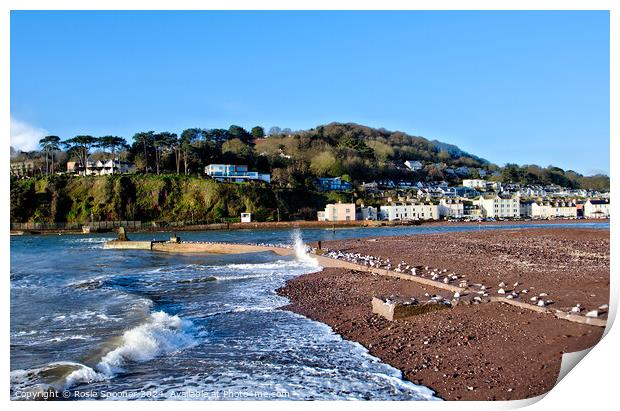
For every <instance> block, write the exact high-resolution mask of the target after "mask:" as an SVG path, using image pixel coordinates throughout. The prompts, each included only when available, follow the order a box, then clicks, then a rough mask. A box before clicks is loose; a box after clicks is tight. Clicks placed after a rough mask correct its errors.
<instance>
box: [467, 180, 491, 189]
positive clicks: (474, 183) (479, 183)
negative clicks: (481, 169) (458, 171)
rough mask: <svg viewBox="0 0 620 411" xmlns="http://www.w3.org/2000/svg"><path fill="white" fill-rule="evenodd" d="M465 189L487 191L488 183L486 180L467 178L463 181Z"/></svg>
mask: <svg viewBox="0 0 620 411" xmlns="http://www.w3.org/2000/svg"><path fill="white" fill-rule="evenodd" d="M463 187H469V188H473V189H476V190H478V189H482V190H486V188H487V182H486V180H481V179H478V178H474V179H469V178H466V179H464V180H463Z"/></svg>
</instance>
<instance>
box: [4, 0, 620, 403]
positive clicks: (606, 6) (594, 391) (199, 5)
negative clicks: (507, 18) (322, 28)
mask: <svg viewBox="0 0 620 411" xmlns="http://www.w3.org/2000/svg"><path fill="white" fill-rule="evenodd" d="M0 7H1V8H2V11H3V13H2V17H1V18H0V19H1V20H0V21H1V29H0V45H1V46H2V53H1V57H0V58H1V59H2V60H1V64H0V67H1V68H2V69H1V73H2V74H1V76H0V91H1V93H2V104H1V105H0V107H2V110H3V115H2V116H0V125H1V127H2V128H1V130H3V132H4V133H3V135H4V149H3V150H2V156H3V158H4V160H5V161H4V164H5V167H6V168H8V167H7V165H8V162H9V158H8V156H9V154H8V151H9V150H8V141H9V138H8V136H9V135H10V113H9V107H10V98H9V97H10V93H9V87H10V73H9V67H10V65H9V56H10V52H9V44H10V42H9V34H10V30H9V23H10V15H9V10H11V9H16V10H47V9H61V10H62V9H78V10H133V9H156V10H176V9H187V10H198V9H213V10H234V9H239V10H243V9H252V10H254V9H266V10H278V9H289V10H323V9H325V10H345V9H362V10H382V9H396V10H405V9H407V10H485V9H489V10H611V13H610V19H611V56H610V57H611V70H610V73H611V90H610V92H611V97H612V98H611V119H610V120H611V136H614V137H613V138H611V147H610V152H611V164H610V172H611V177H612V179H611V182H612V193H616V192H617V191H618V190H619V189H620V187H619V185H620V184H619V183H618V180H617V177H618V176H619V174H618V169H617V167H618V154H620V143H619V142H618V136H617V127H618V126H617V119H616V117H615V116H614V114H617V108H618V104H617V102H618V82H617V80H616V77H615V76H614V75H613V73H618V69H619V65H618V52H617V50H618V46H619V42H618V34H619V33H618V23H619V19H618V17H617V14H618V11H619V9H620V7H619V6H618V3H617V2H614V1H613V0H607V1H596V0H594V1H582V0H555V1H554V0H521V1H508V0H505V1H501V2H500V1H490V0H470V1H464V0H446V1H432V2H431V1H420V0H412V1H392V0H384V1H381V2H377V1H367V0H358V1H351V0H345V1H333V0H331V1H325V0H318V1H307V0H306V1H298V2H296V3H295V4H291V3H290V2H286V1H277V0H264V1H247V0H246V1H242V0H238V1H234V0H233V1H222V0H220V1H212V2H208V3H206V4H205V2H202V1H196V0H193V1H192V0H176V1H174V2H171V1H169V2H165V1H158V0H154V1H148V2H146V1H134V0H123V1H119V0H109V1H105V2H104V1H89V2H88V3H85V2H79V1H74V0H59V1H54V2H53V3H52V2H50V1H43V0H32V1H30V0H23V1H16V0H8V1H3V2H2V5H1V6H0ZM584 139H587V136H584ZM7 171H8V170H7ZM8 174H9V173H8V172H7V173H6V174H5V178H4V179H3V180H2V188H3V190H2V192H3V193H5V196H6V197H5V199H4V201H3V202H2V203H1V205H0V207H1V209H2V214H3V218H2V219H1V221H2V225H1V227H0V230H2V233H4V236H3V237H2V238H3V240H2V248H1V250H0V253H1V254H0V256H1V259H2V262H3V264H4V270H3V271H2V272H3V273H4V276H5V277H4V278H5V283H4V288H3V290H4V304H5V309H6V310H5V315H3V316H2V330H3V331H4V337H5V338H4V339H3V340H2V346H3V352H2V355H1V357H0V358H1V361H2V364H3V366H4V367H3V371H2V372H1V373H0V375H1V379H2V381H3V385H2V386H4V387H5V388H4V391H3V393H2V395H3V398H4V400H5V401H6V402H7V403H8V404H7V405H9V406H10V407H15V408H24V409H41V408H44V407H45V408H47V407H48V408H50V409H63V410H64V409H66V408H78V407H79V408H80V409H83V408H101V409H104V408H105V409H108V408H109V407H110V404H109V403H102V402H73V403H59V402H56V403H45V404H42V403H40V402H19V403H17V402H10V401H9V400H8V391H9V390H8V387H9V358H10V356H9V338H8V335H7V334H8V330H9V316H8V312H9V299H10V289H9V284H8V273H9V271H10V268H9V265H10V263H9V261H10V248H9V246H10V242H9V235H8V232H9V224H8V222H9V218H8V215H9V202H8V201H7V200H8V199H7V197H8V193H9V180H8ZM612 214H613V215H614V216H617V215H620V207H619V206H618V204H617V203H616V202H612ZM617 237H618V233H617V230H616V228H615V224H613V223H612V228H611V241H612V258H611V277H612V279H611V281H612V283H611V292H612V296H611V307H610V313H611V314H610V320H613V317H615V314H616V309H617V305H618V281H617V280H618V275H617V272H618V270H617V269H618V263H617V258H616V255H617V251H616V250H615V249H614V248H613V245H615V244H616V243H617V241H616V239H617ZM610 322H611V321H610ZM606 332H607V334H606V336H605V338H604V339H603V340H602V341H601V342H600V343H599V344H598V345H597V346H596V347H594V349H592V351H591V352H590V353H589V354H588V355H587V358H586V359H585V361H582V362H581V363H579V365H578V366H577V367H576V368H575V369H574V370H573V371H571V372H569V373H568V375H567V376H566V377H565V378H564V379H563V380H562V381H561V382H560V383H559V384H558V386H557V387H555V388H554V389H553V390H551V391H550V392H549V394H548V395H547V396H546V397H545V399H544V401H540V402H538V403H536V404H535V405H534V406H533V407H532V408H531V409H541V410H542V409H543V408H542V407H544V409H545V410H547V409H549V407H552V408H553V409H583V408H586V407H587V408H590V409H594V408H606V407H608V406H609V404H613V403H614V402H615V401H614V400H615V399H616V395H615V394H616V393H615V390H616V389H617V388H616V386H617V384H616V380H615V378H614V377H615V370H616V367H617V366H618V364H619V361H618V347H620V337H619V335H618V331H617V327H615V328H612V329H611V330H609V328H608V330H606ZM538 399H540V398H538ZM532 402H533V401H532V400H524V401H514V402H498V403H485V402H447V403H434V404H429V403H415V402H390V403H389V404H379V403H377V402H366V403H347V402H338V403H337V404H331V403H326V402H320V403H310V402H296V403H295V404H294V405H293V406H294V407H295V408H306V409H307V408H316V407H321V408H322V407H327V406H329V407H334V406H337V407H339V408H345V409H353V408H355V409H359V408H366V409H370V408H371V407H372V408H375V407H377V406H387V407H389V408H391V409H408V410H411V409H412V408H414V409H428V408H437V407H441V408H442V409H443V408H450V409H451V408H458V409H476V410H480V409H512V408H517V407H519V406H524V405H528V404H529V403H532ZM291 405H292V404H291V403H289V402H279V401H271V402H264V403H244V402H234V403H224V402H218V403H212V402H210V403H206V404H205V403H201V402H190V403H183V404H182V405H181V403H179V402H174V403H146V402H139V403H127V402H122V403H119V404H118V405H115V407H116V406H118V407H121V408H127V409H128V408H129V407H131V408H132V409H134V408H136V407H138V408H146V407H148V408H149V409H151V410H153V409H160V408H164V407H166V408H167V407H170V406H173V407H184V408H185V407H187V408H192V409H198V408H200V409H204V408H205V407H209V408H226V409H247V408H248V407H249V406H251V407H252V408H256V409H270V410H271V409H274V410H285V409H286V410H288V409H289V408H290V407H291Z"/></svg>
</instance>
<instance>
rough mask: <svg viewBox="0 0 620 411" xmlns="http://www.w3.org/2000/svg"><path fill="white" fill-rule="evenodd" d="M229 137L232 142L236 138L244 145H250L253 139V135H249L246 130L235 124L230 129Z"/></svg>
mask: <svg viewBox="0 0 620 411" xmlns="http://www.w3.org/2000/svg"><path fill="white" fill-rule="evenodd" d="M228 135H229V138H230V139H231V140H232V139H234V138H238V139H239V140H241V141H243V142H244V143H249V142H250V140H251V139H252V135H251V134H250V133H248V132H247V130H246V129H244V128H243V127H240V126H236V125H234V124H233V125H232V126H230V127H229V128H228Z"/></svg>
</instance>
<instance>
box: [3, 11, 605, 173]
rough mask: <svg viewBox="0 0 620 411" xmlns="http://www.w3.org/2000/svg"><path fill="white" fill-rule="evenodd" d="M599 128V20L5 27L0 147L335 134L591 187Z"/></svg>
mask: <svg viewBox="0 0 620 411" xmlns="http://www.w3.org/2000/svg"><path fill="white" fill-rule="evenodd" d="M609 115H610V114H609V15H608V13H607V12H593V11H586V12H584V11H580V12H475V11H472V12H58V11H57V12H13V13H12V15H11V116H12V123H13V122H14V123H15V129H16V130H17V128H19V130H20V131H16V133H21V134H20V135H19V136H17V135H15V136H13V134H14V133H13V132H12V143H15V142H18V141H24V139H25V140H27V139H28V138H29V136H31V135H35V134H36V132H37V130H38V132H39V133H41V132H45V131H46V132H49V133H51V134H56V135H59V136H61V137H62V138H68V137H72V136H75V135H77V134H91V135H95V136H98V135H108V134H114V135H121V136H124V137H126V138H127V139H128V140H131V136H132V135H133V134H134V133H135V132H136V131H140V130H156V131H162V130H169V131H175V132H179V131H181V130H182V129H184V128H189V127H204V128H214V127H225V128H227V127H228V126H229V125H230V124H238V125H241V126H244V127H247V128H250V127H252V126H254V125H262V126H264V127H265V128H269V127H271V126H273V125H277V126H280V127H290V128H292V129H306V128H311V127H314V126H316V125H319V124H324V123H328V122H332V121H339V122H357V123H361V124H366V125H369V126H375V127H385V128H387V129H389V130H401V131H405V132H408V133H411V134H414V135H421V136H424V137H427V138H429V139H438V140H440V141H444V142H448V143H452V144H457V145H458V146H460V147H461V148H462V149H464V150H466V151H469V152H471V153H473V154H476V155H479V156H482V157H484V158H487V159H488V160H490V161H492V162H494V163H497V164H500V165H503V164H504V163H506V162H517V163H519V164H526V163H527V164H534V163H535V164H539V165H543V166H546V165H549V164H553V165H557V166H559V167H562V168H565V169H573V170H576V171H578V172H582V173H585V174H591V173H593V172H605V173H609V139H610V136H609ZM12 128H13V127H12ZM29 133H30V134H29ZM32 133H34V134H32ZM20 139H21V140H20ZM22 144H23V143H22Z"/></svg>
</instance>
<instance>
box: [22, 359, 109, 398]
mask: <svg viewBox="0 0 620 411" xmlns="http://www.w3.org/2000/svg"><path fill="white" fill-rule="evenodd" d="M10 378H11V398H12V399H38V398H44V396H45V394H46V393H47V392H48V390H50V389H53V390H59V391H60V390H66V389H68V388H71V387H73V386H76V385H78V384H83V383H89V382H95V381H104V380H107V379H108V378H109V377H108V376H106V375H104V374H102V373H98V372H97V371H95V370H93V369H92V368H90V367H88V366H86V365H84V364H80V363H77V362H71V361H60V362H53V363H50V364H47V365H44V366H42V367H39V368H31V369H28V370H14V371H11V374H10Z"/></svg>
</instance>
